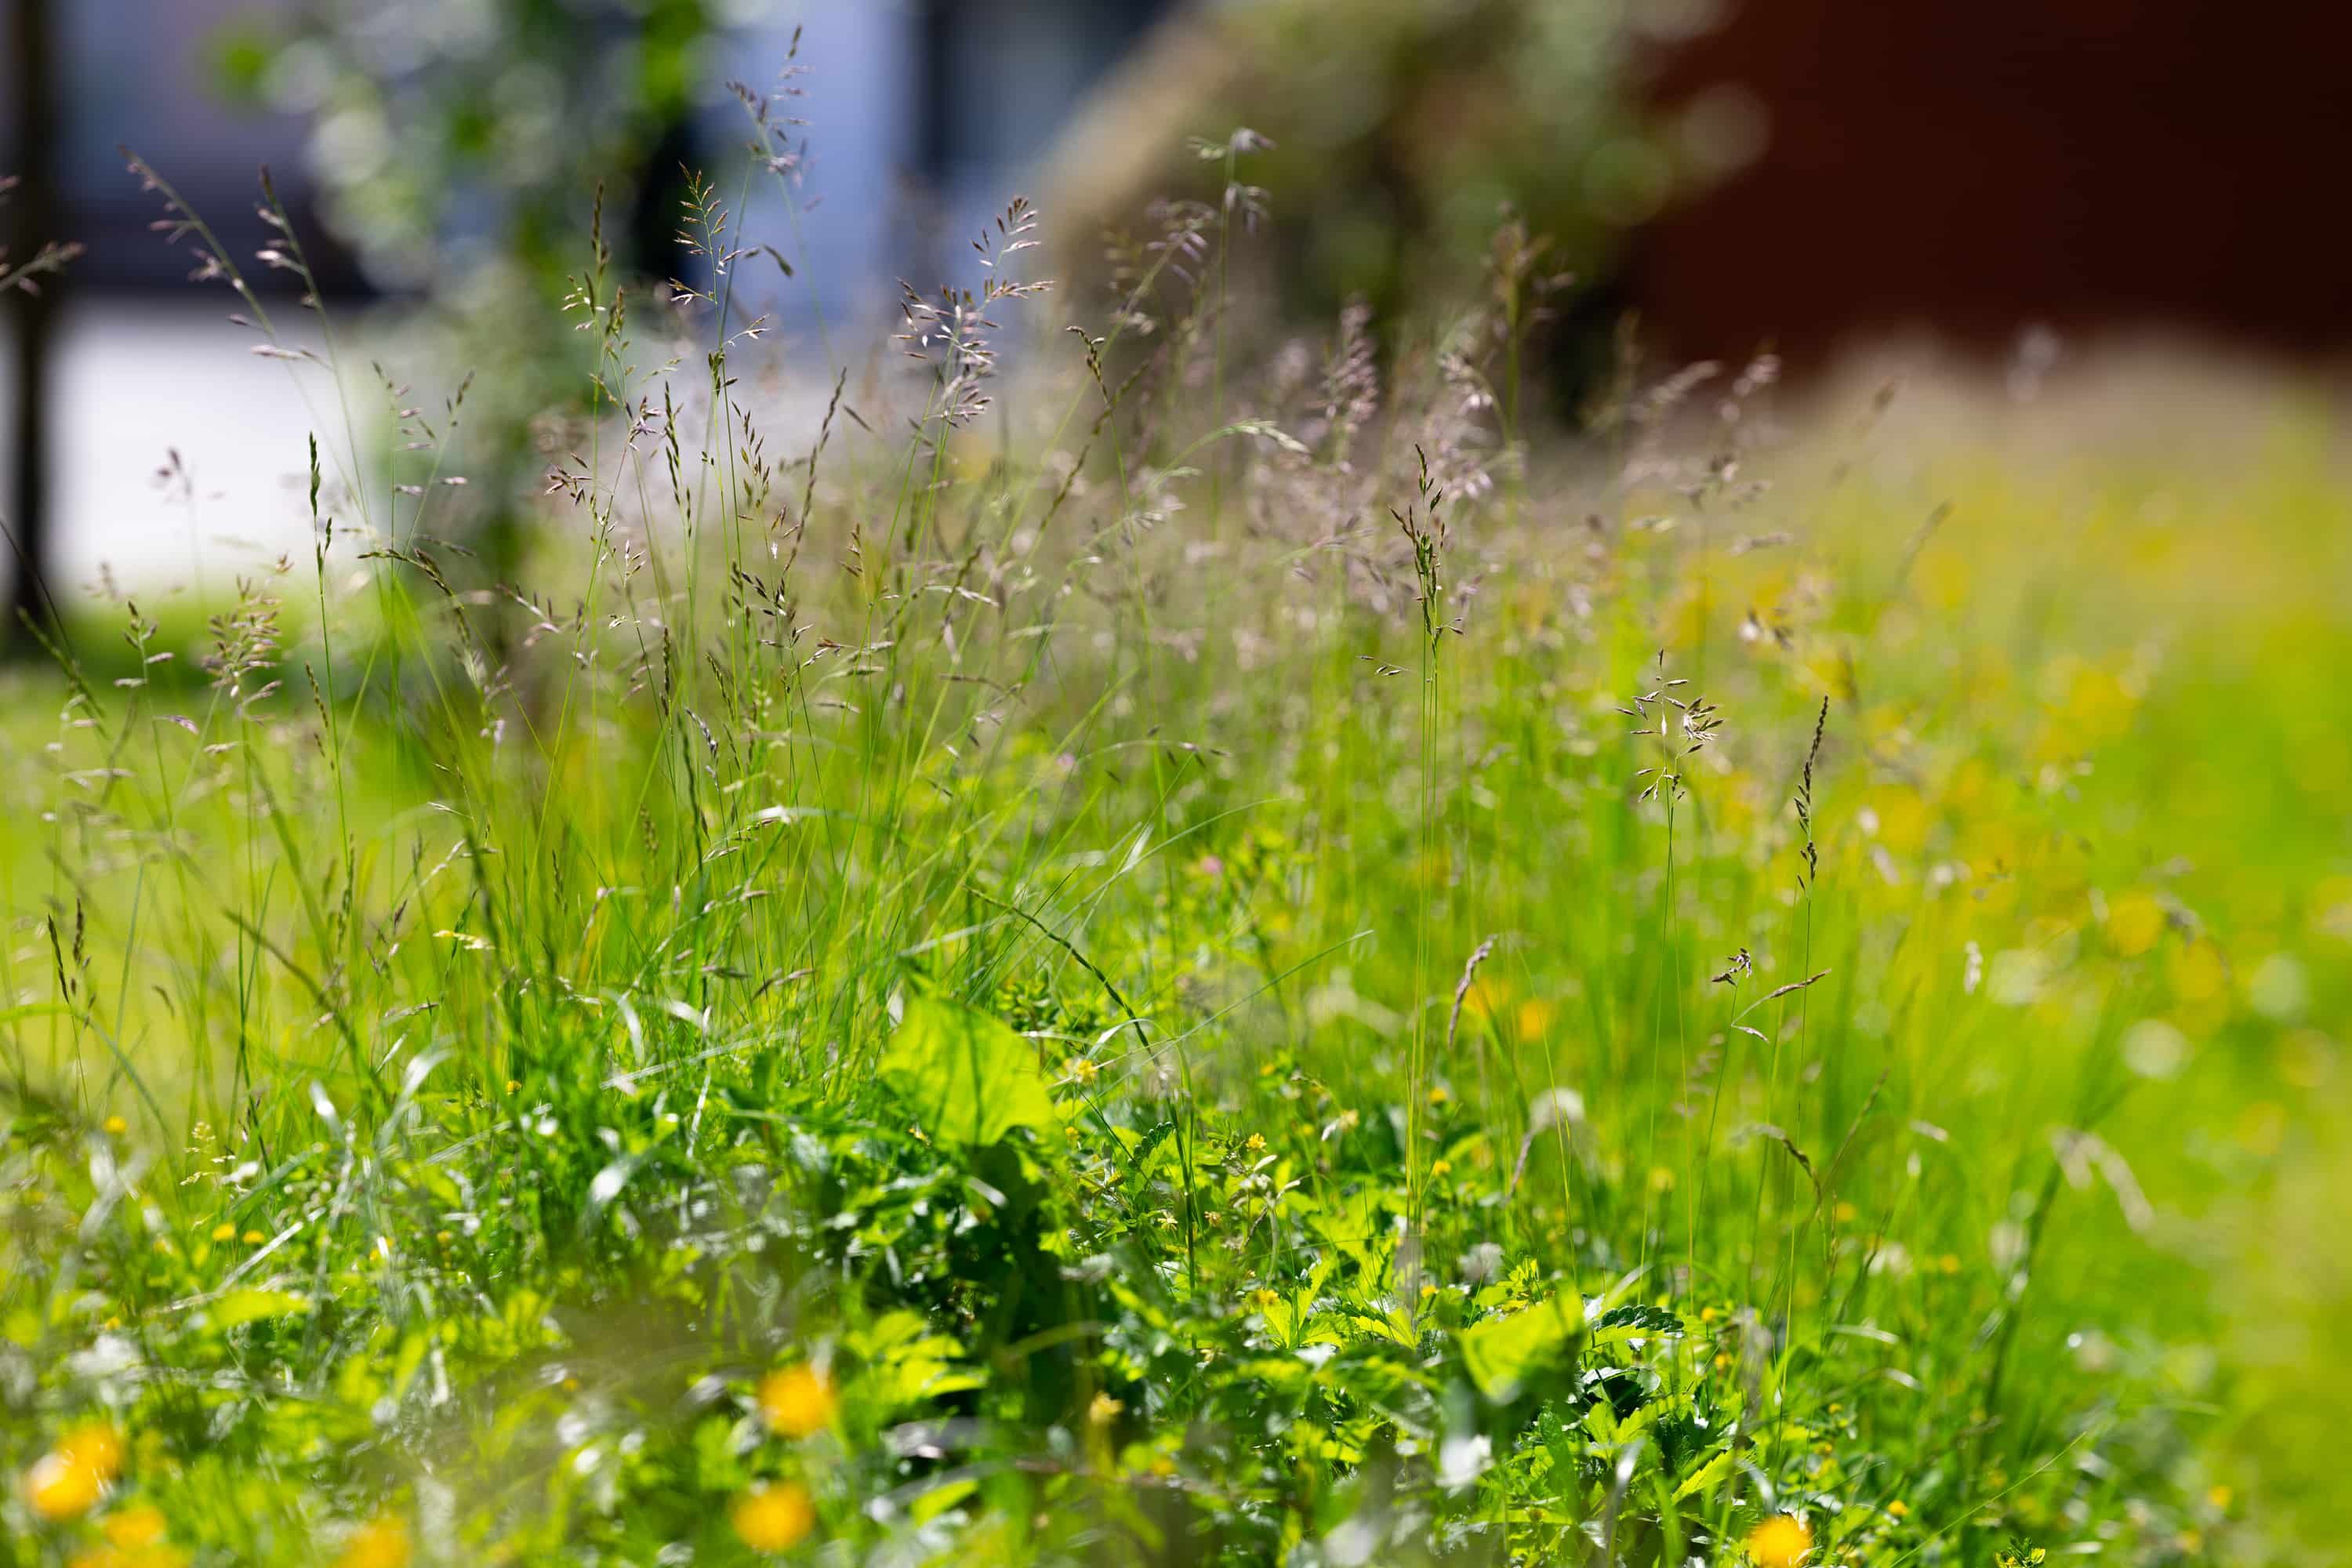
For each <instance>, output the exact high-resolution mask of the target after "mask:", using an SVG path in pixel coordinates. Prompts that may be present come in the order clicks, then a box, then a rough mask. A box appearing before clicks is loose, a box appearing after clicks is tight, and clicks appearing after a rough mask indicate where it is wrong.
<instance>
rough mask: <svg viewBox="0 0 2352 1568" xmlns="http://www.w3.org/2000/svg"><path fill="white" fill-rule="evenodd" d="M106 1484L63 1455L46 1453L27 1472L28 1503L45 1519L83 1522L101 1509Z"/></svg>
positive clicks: (26, 1489)
mask: <svg viewBox="0 0 2352 1568" xmlns="http://www.w3.org/2000/svg"><path fill="white" fill-rule="evenodd" d="M105 1489H106V1483H105V1482H103V1481H101V1480H100V1479H98V1478H97V1477H96V1476H94V1475H92V1474H90V1472H89V1470H87V1469H85V1468H82V1467H81V1466H79V1465H77V1464H75V1463H74V1462H73V1461H72V1460H71V1459H68V1458H66V1457H65V1456H64V1455H63V1454H44V1455H42V1456H41V1457H40V1458H38V1459H36V1460H35V1461H33V1468H31V1469H29V1470H26V1472H25V1500H26V1502H27V1503H29V1504H31V1505H32V1509H33V1511H34V1512H35V1513H37V1514H39V1515H40V1516H41V1517H42V1518H43V1519H47V1520H60V1519H79V1518H80V1517H81V1516H82V1515H83V1514H86V1513H88V1512H89V1510H91V1509H93V1508H96V1507H97V1506H98V1499H99V1494H100V1492H102V1491H103V1490H105Z"/></svg>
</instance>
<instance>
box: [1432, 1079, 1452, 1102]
mask: <svg viewBox="0 0 2352 1568" xmlns="http://www.w3.org/2000/svg"><path fill="white" fill-rule="evenodd" d="M1453 1098H1454V1091H1453V1090H1452V1089H1448V1088H1446V1087H1445V1086H1444V1084H1442V1083H1433V1084H1431V1085H1430V1086H1429V1103H1430V1104H1432V1105H1443V1104H1444V1103H1445V1102H1446V1101H1447V1100H1452V1099H1453Z"/></svg>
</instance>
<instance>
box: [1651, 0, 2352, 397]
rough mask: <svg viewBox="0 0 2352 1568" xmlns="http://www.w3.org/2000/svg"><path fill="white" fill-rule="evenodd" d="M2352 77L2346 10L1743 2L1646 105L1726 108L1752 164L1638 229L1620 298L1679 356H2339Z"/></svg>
mask: <svg viewBox="0 0 2352 1568" xmlns="http://www.w3.org/2000/svg"><path fill="white" fill-rule="evenodd" d="M2347 61H2352V7H2347V6H2346V5H2340V4H2323V5H2241V4H2232V3H2230V0H1903V3H1901V4H1892V5H1890V4H1886V3H1885V0H1745V3H1744V4H1738V5H1733V6H1729V7H1727V8H1726V9H1725V10H1724V12H1723V13H1722V15H1721V16H1720V17H1719V19H1718V20H1717V25H1714V26H1708V27H1706V28H1702V29H1696V30H1694V31H1692V32H1691V33H1690V34H1689V35H1688V36H1687V37H1684V38H1682V39H1681V40H1679V41H1677V42H1676V43H1675V45H1673V46H1672V47H1669V48H1666V49H1664V50H1662V51H1660V52H1659V53H1658V54H1657V56H1656V57H1655V58H1654V75H1653V76H1652V78H1651V79H1650V81H1649V83H1648V87H1647V91H1648V95H1649V98H1650V101H1651V102H1652V103H1653V104H1654V106H1655V107H1656V108H1657V109H1659V110H1661V111H1662V112H1663V113H1664V114H1666V115H1668V116H1672V115H1674V114H1675V113H1677V112H1679V111H1681V110H1684V109H1685V108H1686V107H1688V106H1690V105H1692V104H1696V103H1708V102H1713V103H1724V102H1731V103H1738V104H1740V105H1743V106H1745V107H1746V109H1747V110H1748V111H1749V112H1750V113H1751V114H1752V115H1753V116H1754V117H1755V118H1756V121H1757V122H1758V124H1759V127H1760V129H1761V130H1762V132H1763V138H1762V141H1761V143H1760V146H1759V153H1758V155H1757V156H1756V157H1755V159H1754V160H1753V161H1752V162H1750V163H1748V165H1747V166H1746V167H1745V168H1743V169H1740V170H1738V172H1736V173H1734V174H1731V175H1730V176H1728V177H1727V178H1726V179H1724V180H1723V181H1721V182H1720V183H1718V184H1715V185H1714V186H1713V187H1711V188H1710V189H1707V190H1706V191H1704V192H1701V193H1698V194H1696V195H1693V196H1691V197H1689V198H1688V199H1686V200H1684V201H1681V202H1678V203H1676V204H1674V205H1671V206H1670V207H1668V208H1667V209H1666V210H1665V211H1664V212H1662V213H1661V214H1660V215H1659V216H1658V217H1657V218H1656V219H1654V221H1652V222H1650V223H1648V224H1646V225H1644V226H1643V227H1642V228H1641V230H1640V231H1639V232H1638V233H1637V234H1636V235H1635V236H1634V237H1633V244H1632V246H1631V248H1630V251H1629V254H1628V256H1627V258H1626V264H1625V269H1624V276H1623V298H1624V300H1625V302H1626V303H1627V304H1629V305H1631V306H1632V307H1633V308H1635V309H1638V310H1640V311H1641V312H1642V317H1643V321H1644V322H1645V323H1646V325H1647V327H1648V329H1649V330H1650V331H1652V332H1654V334H1656V336H1657V338H1658V340H1659V341H1660V342H1661V343H1662V344H1663V345H1664V346H1666V347H1670V348H1671V349H1673V350H1674V351H1675V352H1676V353H1680V354H1684V355H1692V356H1696V355H1719V354H1739V353H1748V352H1749V351H1751V350H1752V349H1753V348H1754V347H1755V346H1756V345H1757V344H1759V343H1760V342H1768V341H1769V342H1776V343H1778V344H1779V345H1780V346H1781V347H1782V348H1783V349H1784V350H1786V351H1790V352H1793V353H1795V354H1797V355H1798V356H1799V358H1800V359H1801V360H1804V359H1810V360H1814V361H1818V360H1820V359H1822V357H1824V356H1826V355H1827V354H1829V353H1832V351H1833V350H1834V349H1836V348H1837V347H1838V346H1839V345H1841V344H1843V343H1847V342H1853V341H1856V340H1859V339H1866V338H1868V337H1870V336H1872V335H1874V334H1879V333H1885V332H1890V331H1914V330H1918V329H1927V330H1930V331H1933V332H1934V333H1936V334H1937V336H1939V337H1941V338H1944V339H1946V340H1948V341H1955V342H1960V343H1964V344H1973V345H1980V346H1987V347H1990V346H1997V345H2000V344H2002V343H2006V342H2011V341H2012V340H2014V339H2015V337H2016V336H2017V334H2018V333H2019V331H2020V330H2021V327H2024V326H2026V325H2028V324H2030V323H2044V324H2047V325H2049V326H2051V327H2053V328H2055V329H2056V330H2057V331H2059V332H2060V333H2062V334H2099V333H2107V332H2113V331H2136V330H2139V329H2143V328H2155V329H2162V330H2171V331H2185V332H2188V333H2190V334H2194V335H2197V336H2200V337H2205V338H2210V339H2213V340H2217V341H2220V342H2225V343H2233V342H2244V343H2251V344H2253V345H2256V346H2258V347H2261V348H2263V349H2267V350H2275V351H2283V352H2285V353H2295V354H2311V353H2324V354H2330V355H2333V354H2337V353H2343V352H2344V351H2346V350H2347V349H2352V289H2347V287H2346V284H2345V267H2346V254H2347V247H2346V241H2347V236H2352V220H2347V217H2346V216H2345V209H2344V201H2343V191H2344V189H2345V180H2346V174H2345V171H2346V169H2347V165H2348V164H2352V89H2347V86H2346V70H2347Z"/></svg>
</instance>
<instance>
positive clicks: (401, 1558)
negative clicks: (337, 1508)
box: [335, 1513, 415, 1568]
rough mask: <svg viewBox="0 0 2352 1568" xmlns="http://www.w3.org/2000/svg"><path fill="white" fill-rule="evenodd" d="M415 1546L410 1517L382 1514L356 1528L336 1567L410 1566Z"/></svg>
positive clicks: (402, 1567)
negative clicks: (409, 1532)
mask: <svg viewBox="0 0 2352 1568" xmlns="http://www.w3.org/2000/svg"><path fill="white" fill-rule="evenodd" d="M413 1555H415V1545H414V1544H413V1543H412V1542H410V1540H409V1537H408V1521H406V1520H404V1519H403V1518H401V1517H400V1516H399V1515H398V1514H391V1513H387V1514H380V1515H378V1516H377V1517H376V1518H375V1519H373V1520H371V1521H368V1522H367V1523H365V1524H363V1525H362V1526H360V1527H359V1529H357V1530H356V1531H352V1536H351V1539H350V1540H348V1541H346V1542H344V1543H343V1554H342V1555H341V1557H338V1558H336V1559H335V1565H336V1568H408V1560H409V1558H410V1557H412V1556H413Z"/></svg>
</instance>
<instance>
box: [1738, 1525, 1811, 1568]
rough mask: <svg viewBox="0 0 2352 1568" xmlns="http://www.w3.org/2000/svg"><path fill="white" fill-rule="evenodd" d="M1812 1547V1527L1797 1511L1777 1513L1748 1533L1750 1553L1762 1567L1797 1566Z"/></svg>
mask: <svg viewBox="0 0 2352 1568" xmlns="http://www.w3.org/2000/svg"><path fill="white" fill-rule="evenodd" d="M1812 1549H1813V1531H1812V1527H1811V1525H1809V1524H1807V1523H1806V1522H1805V1521H1803V1520H1801V1519H1799V1518H1798V1517H1797V1516H1796V1515H1795V1514H1793V1513H1776V1514H1774V1515H1773V1516H1772V1517H1771V1518H1769V1519H1768V1520H1766V1521H1764V1522H1763V1523H1761V1524H1759V1525H1758V1526H1757V1527H1756V1528H1755V1529H1754V1530H1753V1531H1750V1532H1749V1533H1748V1555H1749V1556H1750V1557H1752V1558H1754V1559H1755V1560H1756V1562H1757V1563H1758V1564H1759V1568H1797V1564H1798V1563H1801V1562H1803V1561H1804V1557H1805V1553H1806V1552H1811V1550H1812Z"/></svg>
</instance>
